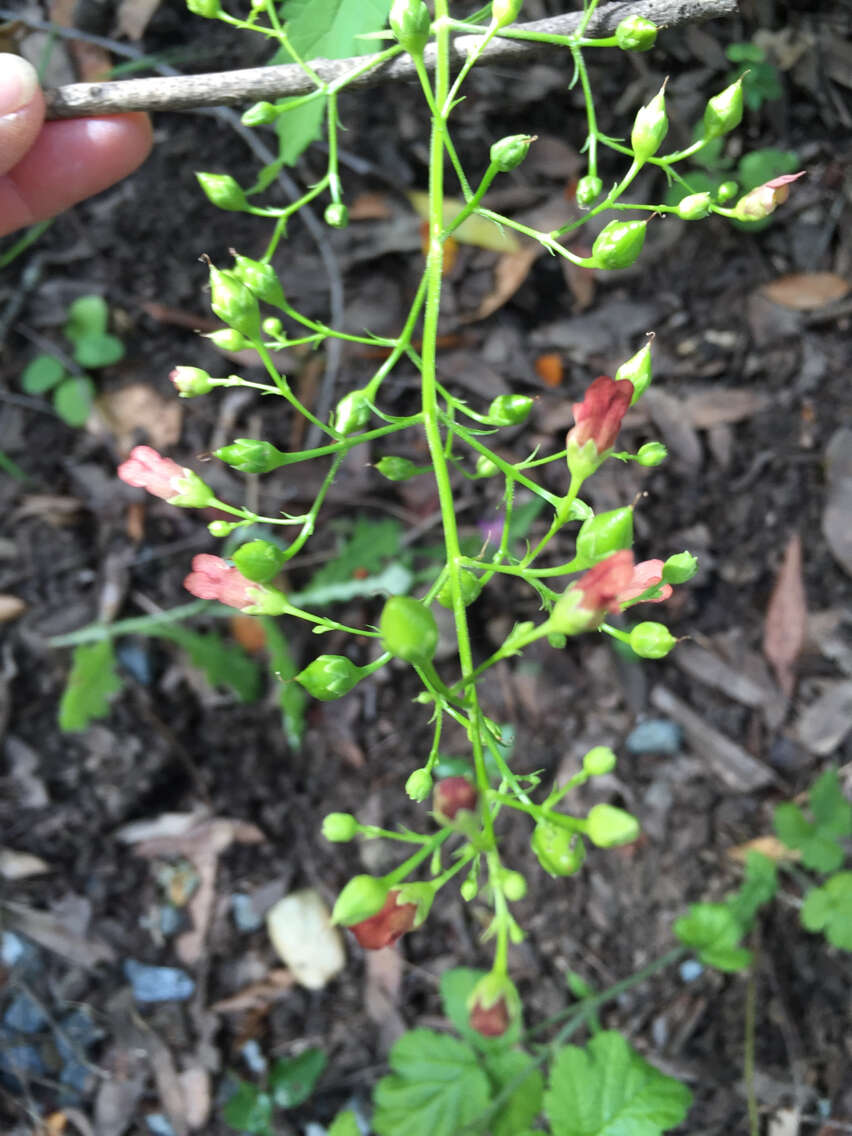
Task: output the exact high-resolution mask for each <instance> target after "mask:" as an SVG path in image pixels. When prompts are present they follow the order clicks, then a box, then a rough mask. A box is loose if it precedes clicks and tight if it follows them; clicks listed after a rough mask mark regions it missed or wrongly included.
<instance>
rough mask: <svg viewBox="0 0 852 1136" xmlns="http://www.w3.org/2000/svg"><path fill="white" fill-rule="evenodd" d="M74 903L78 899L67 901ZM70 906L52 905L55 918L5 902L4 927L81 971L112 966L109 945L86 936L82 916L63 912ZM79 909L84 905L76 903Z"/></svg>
mask: <svg viewBox="0 0 852 1136" xmlns="http://www.w3.org/2000/svg"><path fill="white" fill-rule="evenodd" d="M71 898H72V899H77V898H79V897H71ZM70 906H71V905H70V904H65V908H63V904H62V903H61V902H60V903H58V904H55V908H56V910H57V911H58V912H59V914H54V913H53V912H50V911H37V910H36V909H35V908H32V907H26V906H25V905H24V904H22V903H12V902H10V901H6V902H5V903H4V904H3V913H4V917H5V923H6V925H7V926H8V927H11V928H12V930H15V931H19V932H20V933H21V934H22V935H26V936H27V938H28V939H32V940H33V941H34V942H36V943H38V944H39V946H42V947H44V949H45V950H46V951H52V952H53V953H54V954H56V955H59V956H60V958H64V959H69V960H70V961H71V962H73V963H75V964H76V965H77V966H80V967H83V968H84V969H85V970H95V969H96V967H98V966H99V965H100V964H101V963H102V962H114V961H115V951H114V950H113V949H112V947H111V946H109V944H107V943H104V942H101V941H100V940H98V939H95V938H90V937H88V936H87V935H86V931H85V926H84V925H83V923H84V922H85V918H86V913H85V912H82V916H81V912H80V911H76V912H75V911H70V910H66V909H67V908H69V907H70ZM80 907H81V908H82V907H85V902H84V901H82V900H81V901H80Z"/></svg>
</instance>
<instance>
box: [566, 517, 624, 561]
mask: <svg viewBox="0 0 852 1136" xmlns="http://www.w3.org/2000/svg"><path fill="white" fill-rule="evenodd" d="M632 544H633V509H632V508H631V507H630V506H629V505H627V506H624V507H623V508H621V509H612V510H610V511H609V512H608V513H598V514H597V516H595V517H590V518H589V520H587V521H583V523H582V525H580V531H579V532H578V533H577V556H578V557H579V559H580V561H581V562H582V565H583V567H584V568H588V567H591V565H593V564H597V563H598V561H599V560H603V559H604V557H606V556H609V555H610V554H611V553H613V552H618V551H619V550H621V549H622V548H630V547H631V545H632Z"/></svg>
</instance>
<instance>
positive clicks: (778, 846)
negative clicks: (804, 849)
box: [728, 836, 802, 864]
mask: <svg viewBox="0 0 852 1136" xmlns="http://www.w3.org/2000/svg"><path fill="white" fill-rule="evenodd" d="M749 852H760V854H761V855H762V856H768V857H769V859H770V860H774V861H775V863H776V864H780V863H782V862H783V861H785V860H801V858H802V854H801V852H799V850H798V849H796V848H788V847H787V845H786V844H782V843H781V841H780V840H779V839H778V837H777V836H756V837H755V838H754V840H746V842H745V843H744V844H735V845H734V847H733V848H729V849H728V856H729V857H730V858H731V859H732V860H736V862H737V863H738V864H744V863H745V862H746V858H747V856H748V854H749Z"/></svg>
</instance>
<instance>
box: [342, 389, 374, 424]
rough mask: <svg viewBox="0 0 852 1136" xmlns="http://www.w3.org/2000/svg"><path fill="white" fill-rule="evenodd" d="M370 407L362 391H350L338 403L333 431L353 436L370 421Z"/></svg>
mask: <svg viewBox="0 0 852 1136" xmlns="http://www.w3.org/2000/svg"><path fill="white" fill-rule="evenodd" d="M371 413H372V411H371V410H370V405H369V403H368V402H367V396H366V394H365V392H364V391H363V390H354V391H350V392H349V394H345V395H344V396H343V398H342V399H341V400H340V402H338V404H337V407H336V408H335V411H334V429H335V430H336V431H337V432H338V434H343V435H347V434H354V433H355V432H356V430H363V428H364V427H365V426H366V425H367V423H368V422H369V421H370V414H371Z"/></svg>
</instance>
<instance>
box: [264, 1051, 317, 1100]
mask: <svg viewBox="0 0 852 1136" xmlns="http://www.w3.org/2000/svg"><path fill="white" fill-rule="evenodd" d="M327 1060H328V1059H327V1057H326V1055H325V1053H323V1051H322V1050H321V1049H306V1050H305V1052H304V1053H300V1054H299V1056H298V1057H290V1058H287V1057H281V1058H279V1060H278V1061H276V1062H275V1064H274V1065H273V1066H272V1068H271V1069H270V1071H269V1087H270V1089H271V1090H272V1096H273V1099H274V1100H275V1103H276V1104H277V1105H278V1107H279V1108H298V1106H299V1105H300V1104H304V1102H305V1101H306V1100H307V1099H308V1097H309V1096H310V1095H311V1093H312V1092H313V1091H314V1087H315V1086H316V1083H317V1081H318V1080H319V1079H320V1076H321V1075H322V1071H323V1070H324V1069H325V1066H326V1061H327Z"/></svg>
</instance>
